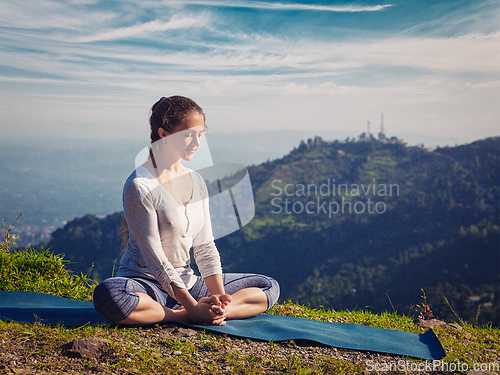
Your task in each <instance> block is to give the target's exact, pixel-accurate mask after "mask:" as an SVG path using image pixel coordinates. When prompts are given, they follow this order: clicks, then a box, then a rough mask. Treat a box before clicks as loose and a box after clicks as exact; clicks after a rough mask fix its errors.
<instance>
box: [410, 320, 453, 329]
mask: <svg viewBox="0 0 500 375" xmlns="http://www.w3.org/2000/svg"><path fill="white" fill-rule="evenodd" d="M413 322H414V323H415V324H417V325H419V326H420V327H422V328H438V327H445V326H447V324H446V323H445V322H443V321H441V320H437V319H430V320H424V319H415V320H414V321H413Z"/></svg>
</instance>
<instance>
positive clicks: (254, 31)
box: [0, 0, 500, 142]
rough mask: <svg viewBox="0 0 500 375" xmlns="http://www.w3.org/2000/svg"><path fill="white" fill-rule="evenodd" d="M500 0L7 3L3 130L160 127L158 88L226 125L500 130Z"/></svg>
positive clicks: (1, 21)
mask: <svg viewBox="0 0 500 375" xmlns="http://www.w3.org/2000/svg"><path fill="white" fill-rule="evenodd" d="M499 29H500V2H499V1H489V0H487V1H401V0H397V1H389V0H388V1H360V2H335V1H300V2H299V1H284V0H283V1H267V2H257V1H239V0H235V1H232V0H231V1H212V0H200V1H161V0H157V1H151V0H144V1H128V0H121V1H94V0H81V1H71V0H67V1H62V0H61V1H56V0H23V1H18V0H2V1H1V2H0V31H1V32H0V85H1V86H0V87H1V89H0V137H3V138H4V139H5V138H10V137H15V138H35V139H41V138H43V137H54V136H58V137H61V138H78V137H86V138H92V137H96V138H101V139H102V138H104V139H106V138H109V139H111V138H134V137H142V138H144V139H146V140H147V138H148V128H147V127H148V124H147V120H148V112H149V108H150V107H151V105H152V104H153V103H154V102H155V101H156V100H157V99H158V98H160V97H161V96H170V95H175V94H180V95H185V96H189V97H191V98H193V99H194V100H195V101H196V102H198V103H199V104H200V105H201V106H202V107H203V108H204V110H205V112H206V114H207V124H208V126H209V127H210V129H213V130H214V131H216V132H241V131H256V132H261V131H265V130H270V129H272V130H283V131H293V130H298V129H301V130H304V129H308V130H318V131H321V130H330V131H332V130H333V131H344V132H345V131H352V132H353V134H360V133H361V132H363V131H365V130H366V123H367V121H371V123H372V129H373V130H374V131H378V125H379V123H380V115H381V113H382V112H383V113H384V116H385V128H386V130H387V133H389V134H390V135H393V134H395V135H397V134H400V133H404V132H407V133H408V132H410V133H416V134H425V135H431V136H438V137H453V138H460V139H462V140H463V141H464V142H469V141H473V140H476V139H480V138H484V137H488V136H495V135H500V126H499V112H500V111H499V109H498V108H499V107H500V106H499V105H498V104H499V101H500V100H499V99H500V94H499V92H500V57H499V55H500V47H499V46H500V30H499Z"/></svg>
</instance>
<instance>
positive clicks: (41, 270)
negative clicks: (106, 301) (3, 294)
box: [0, 225, 97, 301]
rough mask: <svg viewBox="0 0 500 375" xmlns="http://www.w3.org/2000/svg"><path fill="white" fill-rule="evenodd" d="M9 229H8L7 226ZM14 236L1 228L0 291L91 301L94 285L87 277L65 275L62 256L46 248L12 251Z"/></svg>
mask: <svg viewBox="0 0 500 375" xmlns="http://www.w3.org/2000/svg"><path fill="white" fill-rule="evenodd" d="M11 228H12V227H11ZM14 244H15V237H12V236H10V229H6V228H5V225H4V241H2V242H1V243H0V290H17V291H25V292H39V293H48V294H54V295H57V296H61V297H66V298H71V299H77V300H84V301H91V300H92V292H93V290H94V288H95V286H96V284H97V283H96V282H95V281H94V280H91V279H90V278H89V277H88V276H87V275H83V274H81V275H72V274H70V273H69V272H68V270H67V269H66V267H65V264H68V263H69V262H68V261H66V260H64V255H63V254H59V255H56V254H53V253H52V252H50V249H42V250H41V251H36V250H34V249H32V248H30V247H28V248H27V249H26V250H24V251H18V252H12V251H11V250H12V247H13V246H14Z"/></svg>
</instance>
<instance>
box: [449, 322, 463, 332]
mask: <svg viewBox="0 0 500 375" xmlns="http://www.w3.org/2000/svg"><path fill="white" fill-rule="evenodd" d="M448 326H450V327H451V328H454V329H456V330H457V331H463V330H464V329H463V328H462V327H461V326H460V325H459V324H457V323H450V324H448Z"/></svg>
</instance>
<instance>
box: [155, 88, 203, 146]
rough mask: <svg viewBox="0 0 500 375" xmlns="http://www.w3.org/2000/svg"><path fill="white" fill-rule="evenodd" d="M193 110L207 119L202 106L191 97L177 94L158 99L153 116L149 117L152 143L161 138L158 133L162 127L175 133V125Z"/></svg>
mask: <svg viewBox="0 0 500 375" xmlns="http://www.w3.org/2000/svg"><path fill="white" fill-rule="evenodd" d="M192 112H198V113H199V114H200V115H202V116H203V119H205V114H204V113H203V110H202V109H201V107H200V106H199V105H198V104H196V103H195V102H194V101H193V100H191V99H189V98H186V97H184V96H179V95H176V96H171V97H168V98H165V97H162V98H161V99H160V100H158V101H157V102H156V103H155V104H153V107H152V108H151V117H150V118H149V124H150V125H151V136H150V137H151V143H154V142H155V141H157V140H159V139H160V135H159V134H158V130H159V129H160V128H163V129H164V130H166V131H167V132H169V133H173V132H174V129H175V127H176V126H177V125H179V124H180V123H181V122H182V120H184V117H186V115H189V114H190V113H192Z"/></svg>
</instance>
